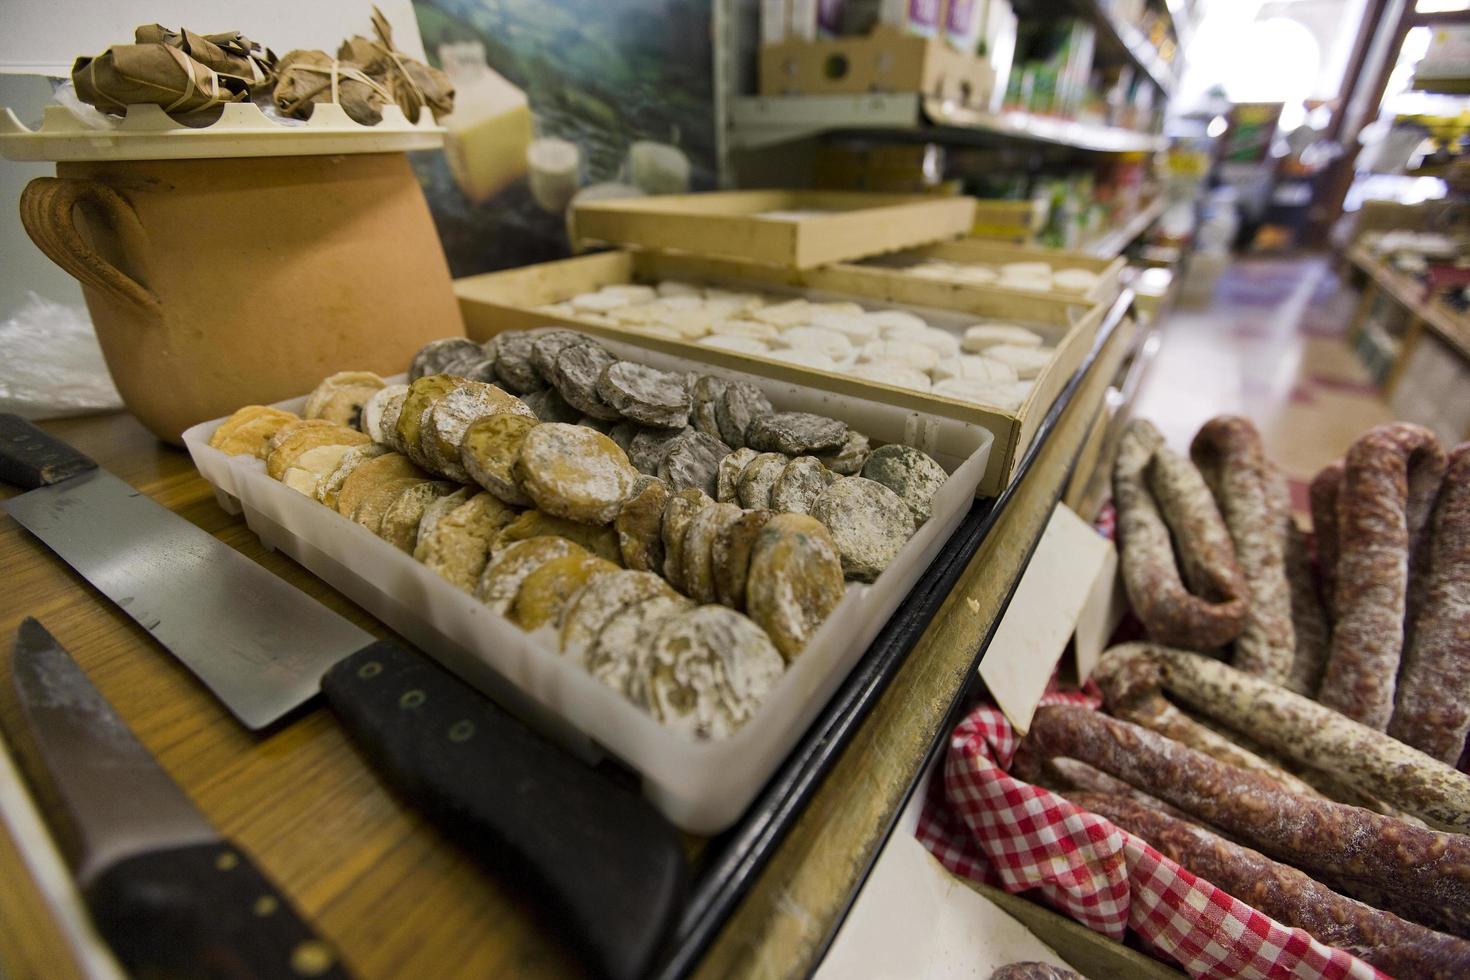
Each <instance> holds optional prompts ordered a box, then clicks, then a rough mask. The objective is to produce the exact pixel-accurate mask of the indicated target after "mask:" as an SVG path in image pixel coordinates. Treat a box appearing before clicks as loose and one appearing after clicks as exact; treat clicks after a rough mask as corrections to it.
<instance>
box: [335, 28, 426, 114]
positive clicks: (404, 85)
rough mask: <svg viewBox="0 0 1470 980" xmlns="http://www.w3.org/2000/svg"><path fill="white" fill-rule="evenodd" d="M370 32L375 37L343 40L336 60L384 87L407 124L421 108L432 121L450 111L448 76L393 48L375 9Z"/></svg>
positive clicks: (390, 33)
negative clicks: (424, 109) (357, 67)
mask: <svg viewBox="0 0 1470 980" xmlns="http://www.w3.org/2000/svg"><path fill="white" fill-rule="evenodd" d="M373 32H374V33H375V34H377V37H376V38H366V37H361V36H358V37H351V38H348V39H347V40H346V41H343V42H342V46H341V47H340V48H338V49H337V57H338V59H339V60H341V61H350V62H352V63H354V64H356V65H358V66H359V67H360V68H362V70H363V71H364V72H366V73H367V75H368V77H370V78H372V79H373V80H374V81H376V82H378V83H379V84H380V85H382V86H383V87H384V88H386V89H387V90H388V92H389V96H390V98H391V99H392V101H394V102H396V103H398V107H399V108H401V109H402V110H403V114H404V115H405V116H407V117H408V118H409V120H410V121H411V122H412V121H417V120H418V117H419V111H420V110H421V109H422V108H424V107H425V106H427V107H428V108H429V111H430V112H432V113H433V114H434V118H435V119H438V118H440V117H441V116H445V115H448V114H449V113H450V112H451V111H453V109H454V86H452V85H450V84H449V76H448V75H446V74H444V72H442V71H440V70H439V69H438V68H433V67H431V66H429V65H426V64H424V63H423V62H422V61H417V60H415V59H413V58H410V57H408V56H407V55H406V54H404V53H403V52H402V51H399V50H398V49H397V48H396V47H394V45H393V29H392V28H391V27H390V26H389V25H388V19H387V18H386V17H384V16H383V12H382V11H381V10H379V9H378V8H377V7H374V8H373Z"/></svg>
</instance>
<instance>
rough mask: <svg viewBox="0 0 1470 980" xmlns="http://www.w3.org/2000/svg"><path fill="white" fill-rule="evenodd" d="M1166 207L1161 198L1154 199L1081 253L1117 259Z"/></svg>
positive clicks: (1165, 202) (1156, 219)
mask: <svg viewBox="0 0 1470 980" xmlns="http://www.w3.org/2000/svg"><path fill="white" fill-rule="evenodd" d="M1167 206H1168V202H1167V201H1165V200H1164V198H1163V197H1162V196H1160V197H1156V198H1154V199H1153V200H1152V201H1150V202H1149V203H1148V204H1146V205H1144V206H1143V210H1141V211H1139V212H1138V213H1137V214H1135V215H1134V216H1133V217H1131V218H1129V219H1128V220H1127V221H1126V222H1124V223H1123V224H1121V225H1119V226H1118V227H1116V228H1113V229H1111V230H1110V231H1108V232H1106V233H1104V234H1103V235H1101V236H1099V237H1098V238H1096V239H1094V240H1093V241H1092V243H1091V244H1089V245H1086V246H1084V247H1083V251H1084V252H1090V253H1092V254H1093V255H1096V256H1097V257H1098V258H1100V259H1112V258H1117V257H1118V256H1119V255H1121V254H1123V250H1124V249H1125V248H1127V247H1128V246H1129V245H1130V244H1132V242H1133V240H1134V239H1136V238H1138V237H1139V236H1140V235H1142V234H1143V233H1144V232H1146V231H1148V230H1149V229H1150V228H1152V227H1153V224H1154V222H1155V221H1158V220H1159V217H1160V216H1161V215H1162V214H1163V213H1164V208H1165V207H1167Z"/></svg>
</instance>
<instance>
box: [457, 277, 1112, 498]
mask: <svg viewBox="0 0 1470 980" xmlns="http://www.w3.org/2000/svg"><path fill="white" fill-rule="evenodd" d="M661 279H680V280H686V281H690V282H700V283H707V284H712V285H719V286H723V287H726V288H732V289H745V290H751V291H762V292H777V293H789V294H792V295H802V296H808V297H810V298H813V299H818V300H851V301H854V302H857V303H860V304H862V305H863V306H864V307H866V308H870V309H893V308H897V309H909V310H912V311H914V312H915V313H917V314H918V315H919V316H922V317H924V318H925V319H926V320H929V321H930V322H931V323H935V324H937V325H942V326H948V327H950V328H953V329H956V330H958V329H960V328H962V327H963V326H965V325H967V324H968V323H972V322H974V321H975V320H978V319H1001V320H1005V321H1007V322H1010V323H1019V324H1023V325H1026V326H1030V327H1031V328H1033V329H1035V330H1037V331H1038V332H1041V333H1042V334H1043V335H1044V336H1046V337H1047V338H1048V341H1049V342H1050V343H1051V344H1053V345H1054V346H1055V347H1056V355H1055V356H1054V357H1053V358H1052V362H1051V364H1050V365H1049V366H1048V367H1047V368H1046V370H1045V371H1043V372H1042V373H1041V375H1040V376H1039V377H1038V378H1037V379H1036V383H1035V385H1034V386H1033V388H1032V391H1031V394H1030V396H1029V397H1028V398H1027V400H1026V402H1025V403H1024V404H1023V405H1022V406H1021V407H1020V409H1019V410H1017V411H1015V412H1008V411H1005V410H1003V409H999V408H989V407H986V406H983V405H977V404H974V403H972V402H963V401H958V400H956V399H953V398H946V397H944V396H942V395H935V394H932V393H928V392H918V391H913V390H909V389H903V388H894V387H890V386H888V385H882V384H878V383H876V382H870V381H865V380H862V379H858V378H852V377H848V376H847V375H843V374H838V373H835V372H830V371H818V370H814V369H811V368H805V367H798V366H796V365H793V364H787V363H784V362H779V361H773V360H770V359H768V358H763V357H756V356H753V355H749V354H743V353H737V352H734V351H728V350H720V349H717V348H713V347H706V346H703V345H701V344H697V343H694V342H693V341H684V340H673V339H669V338H665V337H656V336H651V335H649V334H645V333H640V332H638V331H636V330H633V329H631V328H628V327H623V326H609V325H604V324H598V323H592V322H590V321H585V320H582V319H580V318H577V317H575V316H570V315H560V314H556V313H548V312H542V311H540V310H538V309H537V308H538V307H543V306H546V305H549V304H552V303H559V302H562V301H564V300H567V299H570V298H571V297H573V296H576V295H579V294H581V293H587V292H594V291H596V290H598V289H601V288H602V287H603V286H609V285H614V284H620V283H630V282H658V281H659V280H661ZM455 294H456V295H457V296H458V297H459V303H460V311H461V313H462V314H463V315H464V320H465V326H466V328H467V330H468V332H469V335H470V336H471V337H472V338H474V339H475V340H480V341H483V340H487V339H489V338H490V337H491V336H493V335H495V334H497V333H500V332H501V331H504V330H524V329H529V328H532V327H541V326H552V325H565V326H571V327H575V328H577V329H578V330H582V331H585V332H586V333H590V334H595V335H598V336H603V337H608V338H610V339H614V340H621V341H625V342H628V343H634V344H637V345H638V346H640V347H645V348H648V349H651V350H659V351H664V352H665V353H669V354H676V355H678V356H681V357H694V358H698V359H699V360H702V361H704V362H706V363H709V364H711V365H716V366H719V367H724V368H728V369H730V370H734V371H745V372H749V373H752V374H758V375H762V376H764V377H770V378H776V379H779V380H782V381H786V382H789V383H793V384H800V385H805V386H807V387H810V388H815V389H819V390H826V391H831V392H834V393H837V394H844V395H854V396H858V397H862V398H868V399H871V400H874V401H881V402H885V403H888V404H893V405H899V406H902V407H904V408H907V409H910V410H912V411H913V412H914V416H915V425H923V424H924V421H923V420H924V418H925V417H926V416H930V417H942V418H954V419H960V420H962V421H966V422H974V423H976V424H978V425H981V426H984V427H985V428H986V429H989V430H990V431H991V432H993V433H994V434H995V446H994V448H993V449H992V450H991V454H990V463H989V466H988V467H987V469H986V471H985V475H984V477H983V478H982V480H981V482H980V484H979V487H978V492H979V493H981V494H982V495H986V496H994V495H997V494H999V493H1000V492H1001V490H1003V489H1004V488H1005V486H1006V484H1007V483H1008V482H1009V481H1010V477H1011V474H1012V473H1013V471H1014V469H1015V466H1016V464H1017V462H1018V461H1019V460H1020V458H1021V455H1022V454H1023V453H1024V452H1025V450H1026V447H1027V446H1029V445H1030V443H1031V440H1032V439H1033V438H1034V437H1035V435H1036V431H1037V428H1038V427H1039V426H1040V424H1041V420H1042V418H1043V417H1044V416H1045V415H1046V411H1047V409H1048V408H1049V407H1050V406H1051V404H1052V402H1054V401H1055V400H1056V397H1057V395H1058V394H1060V393H1061V390H1062V388H1063V387H1065V386H1066V384H1067V381H1068V380H1069V379H1070V378H1071V377H1072V375H1073V374H1074V373H1075V372H1076V370H1077V368H1078V366H1079V365H1081V363H1082V361H1083V359H1084V358H1085V357H1086V356H1087V354H1088V352H1089V351H1090V350H1091V348H1092V344H1093V341H1094V339H1095V338H1096V336H1097V331H1098V328H1099V327H1100V326H1101V324H1102V321H1103V317H1104V316H1105V315H1106V313H1107V309H1108V308H1107V307H1106V306H1102V305H1096V306H1090V307H1089V306H1085V305H1078V304H1072V303H1066V302H1060V301H1058V300H1056V299H1051V298H1047V297H1045V296H1012V295H1009V294H1005V293H996V292H993V291H991V292H987V291H985V290H983V289H980V288H978V287H973V286H972V287H965V288H956V287H953V286H950V285H949V284H946V283H938V282H934V281H926V280H919V279H912V278H911V277H909V278H905V277H882V276H873V275H869V274H866V273H862V272H856V273H855V272H853V271H852V270H851V269H850V268H846V267H831V268H827V269H817V270H812V271H808V272H799V271H795V270H783V269H775V268H772V267H769V266H756V265H751V264H748V263H732V262H721V261H718V260H713V259H699V258H693V257H691V256H677V255H668V254H662V253H656V252H632V251H614V252H601V253H598V254H595V255H585V256H582V257H580V258H575V259H566V260H563V261H560V262H547V263H543V264H541V265H532V266H526V267H523V268H520V269H511V270H508V271H505V272H492V273H487V274H485V275H479V276H469V277H466V278H463V279H459V280H457V281H456V282H455Z"/></svg>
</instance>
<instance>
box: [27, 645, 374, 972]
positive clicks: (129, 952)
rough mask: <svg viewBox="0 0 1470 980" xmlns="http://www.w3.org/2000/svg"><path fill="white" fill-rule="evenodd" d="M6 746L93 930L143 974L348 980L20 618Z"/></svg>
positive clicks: (82, 680) (71, 668) (79, 676)
mask: <svg viewBox="0 0 1470 980" xmlns="http://www.w3.org/2000/svg"><path fill="white" fill-rule="evenodd" d="M10 669H11V678H12V680H13V682H14V685H15V696H16V701H17V703H18V704H19V706H20V716H21V718H22V720H23V722H24V725H25V731H24V732H18V733H14V734H15V735H18V736H19V737H15V738H13V739H12V741H13V742H14V743H16V745H17V747H18V748H19V749H20V753H19V754H20V756H21V761H22V764H23V766H24V769H25V771H26V773H27V775H28V776H29V777H30V781H31V782H32V783H33V784H36V785H37V786H38V788H40V789H41V790H42V795H43V796H44V797H45V798H47V799H49V800H50V801H52V803H53V809H54V810H55V811H57V812H58V815H59V817H60V824H61V826H60V828H59V829H60V831H61V833H59V834H58V835H57V836H59V837H60V838H61V841H62V844H63V851H64V852H66V853H67V855H68V857H69V858H70V860H71V862H72V865H73V868H74V869H75V873H76V878H77V883H78V885H79V886H80V889H81V892H82V896H83V898H84V899H85V900H86V903H87V907H88V909H89V910H90V911H91V913H92V919H93V921H94V922H95V923H96V925H97V931H98V932H99V933H101V935H102V937H103V938H104V939H106V940H107V943H108V945H109V946H111V947H112V950H113V952H114V953H115V954H116V955H117V958H118V961H119V962H120V963H122V965H123V966H124V967H125V968H126V969H127V970H128V972H129V973H131V974H134V975H136V976H145V977H211V978H214V977H218V978H231V980H251V978H266V977H291V976H299V977H347V976H348V973H347V971H346V970H345V969H344V968H343V967H342V965H341V963H340V961H339V960H338V958H337V954H336V951H335V950H334V949H333V948H332V946H331V945H330V944H329V943H327V942H325V941H324V940H322V939H321V938H319V937H318V936H317V935H316V934H315V933H314V932H313V931H312V929H311V927H310V926H309V925H307V924H306V922H305V921H303V920H302V918H301V917H300V915H299V914H298V913H297V912H296V910H295V908H293V907H292V905H291V903H290V901H289V900H288V899H287V898H286V897H285V896H284V895H282V894H281V892H280V891H278V890H277V889H276V887H275V886H274V885H273V884H272V883H271V882H270V880H269V879H268V878H266V877H265V875H263V874H261V872H260V871H259V870H258V869H257V868H256V867H255V865H254V864H253V863H252V862H251V860H250V858H249V856H248V855H246V854H245V852H244V851H242V850H241V849H240V848H239V847H238V846H236V845H235V844H234V843H232V842H231V841H229V840H226V839H225V838H223V837H221V836H220V834H219V832H218V831H216V830H215V829H214V828H213V827H212V826H210V824H209V822H208V821H206V820H205V819H204V816H203V815H202V814H201V813H200V812H199V811H198V810H197V809H196V808H195V806H194V804H193V803H192V802H190V800H189V798H188V797H187V796H185V795H184V793H183V791H182V790H180V789H179V787H178V786H177V785H176V784H175V783H174V781H173V780H172V779H170V778H169V776H168V774H167V773H165V772H164V771H163V769H162V768H160V767H159V765H158V763H157V762H155V761H154V759H153V756H152V755H150V754H149V753H148V750H147V749H145V748H144V747H143V745H142V744H141V743H140V742H139V741H138V740H137V738H135V737H134V736H133V733H132V732H131V731H130V730H129V729H128V727H127V725H126V724H125V723H124V722H123V720H122V719H121V718H119V717H118V716H117V714H116V712H114V711H113V710H112V706H111V705H109V704H108V703H107V701H106V699H105V698H103V697H102V695H101V694H100V693H99V692H98V691H97V689H96V688H95V687H93V686H92V682H91V681H89V680H87V677H86V675H85V674H83V673H82V671H81V669H80V668H79V667H77V665H76V663H75V662H74V661H73V660H72V659H71V657H70V655H68V654H67V652H66V651H65V650H63V649H62V648H61V646H60V645H59V644H58V643H57V642H56V640H55V639H54V638H53V637H52V636H51V634H50V633H48V632H46V630H45V628H44V627H42V626H41V624H40V623H38V622H37V621H36V620H34V619H27V620H26V621H25V622H23V623H21V625H20V630H19V632H18V633H17V634H16V639H15V650H14V652H13V654H12V656H11V667H10Z"/></svg>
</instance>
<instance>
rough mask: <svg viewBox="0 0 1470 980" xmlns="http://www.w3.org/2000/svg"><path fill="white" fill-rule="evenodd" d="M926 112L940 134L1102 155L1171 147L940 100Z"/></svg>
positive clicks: (927, 104)
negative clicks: (1008, 139)
mask: <svg viewBox="0 0 1470 980" xmlns="http://www.w3.org/2000/svg"><path fill="white" fill-rule="evenodd" d="M923 109H924V115H925V117H926V118H927V119H928V120H929V121H930V122H931V123H932V124H933V125H934V126H935V127H936V129H937V130H938V131H940V132H945V131H949V130H956V131H960V132H965V131H968V132H978V133H989V134H994V135H998V136H1008V137H1011V138H1013V139H1022V140H1032V141H1034V142H1038V143H1051V144H1054V145H1057V146H1070V147H1072V148H1073V149H1078V150H1093V151H1096V152H1098V153H1152V152H1157V151H1160V150H1164V149H1166V148H1167V147H1168V145H1169V141H1168V140H1167V139H1165V138H1164V137H1163V136H1159V135H1156V134H1154V133H1144V132H1139V131H1138V130H1133V129H1123V128H1121V127H1119V126H1103V125H1099V124H1096V123H1085V122H1074V121H1072V120H1068V119H1056V118H1053V117H1051V116H1037V115H1032V114H1031V113H1027V112H1000V113H991V112H980V111H977V110H975V109H969V108H966V107H964V106H961V105H956V104H953V103H947V102H942V101H940V100H939V99H925V100H924V104H923ZM956 135H957V134H956Z"/></svg>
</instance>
